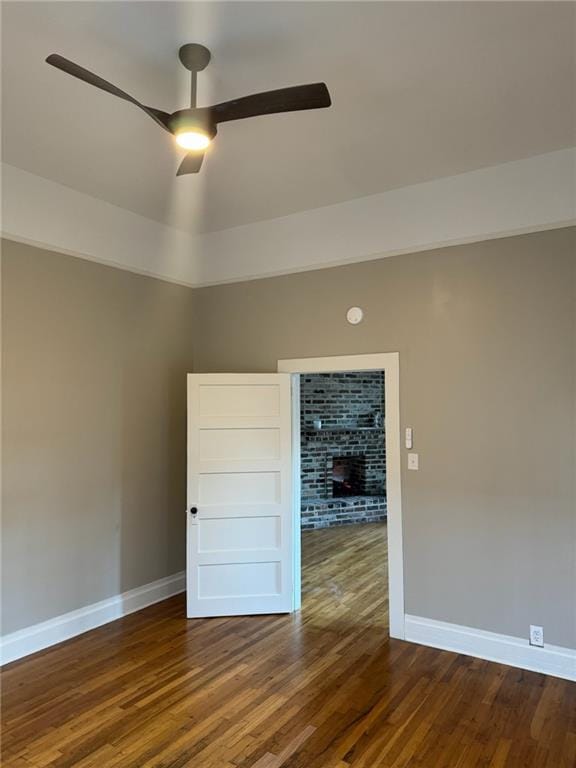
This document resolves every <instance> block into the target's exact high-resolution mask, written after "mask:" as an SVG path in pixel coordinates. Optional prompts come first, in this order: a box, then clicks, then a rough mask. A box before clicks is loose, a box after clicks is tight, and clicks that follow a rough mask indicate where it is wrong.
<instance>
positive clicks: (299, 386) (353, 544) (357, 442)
mask: <svg viewBox="0 0 576 768" xmlns="http://www.w3.org/2000/svg"><path fill="white" fill-rule="evenodd" d="M398 362H399V360H398V354H397V353H382V354H374V355H350V356H346V357H326V358H304V359H296V360H280V361H279V362H278V371H279V372H280V373H291V374H293V376H292V446H293V456H294V462H293V465H294V472H293V479H292V490H293V531H294V543H295V547H294V571H293V574H294V604H293V607H294V609H295V610H299V609H300V608H301V605H302V604H301V595H302V584H301V577H302V573H301V566H302V562H303V561H302V550H301V535H302V536H309V538H310V539H311V541H315V545H314V546H312V545H311V546H310V547H309V548H308V551H306V552H305V554H306V564H309V563H310V562H311V561H312V562H314V563H315V564H317V565H321V567H322V568H325V567H327V558H332V557H334V558H336V559H337V560H339V562H340V565H342V567H349V568H351V569H352V571H356V572H358V570H359V568H360V569H362V566H363V563H362V564H360V565H359V563H358V558H359V557H360V556H361V555H362V553H366V552H367V551H368V550H371V551H372V553H373V555H370V557H371V561H370V568H373V567H375V568H376V569H378V568H380V569H381V570H380V574H381V575H382V573H381V572H382V570H383V571H384V573H383V576H384V578H383V579H382V580H379V581H378V584H379V587H378V588H379V589H380V590H381V592H386V591H387V594H384V595H383V594H379V596H378V598H379V602H380V600H382V604H383V605H384V603H385V604H386V605H387V606H388V608H389V610H388V615H389V621H388V626H389V634H390V636H391V637H395V638H401V639H403V638H404V623H405V616H404V575H403V574H404V560H403V547H402V505H401V482H400V404H399V365H398ZM334 374H337V376H334ZM319 376H322V379H319V378H317V377H319ZM347 376H348V377H349V379H348V391H347V393H346V395H345V398H344V399H345V404H344V406H342V404H341V403H339V402H336V401H338V395H337V394H334V393H332V394H331V393H330V392H328V395H326V392H325V391H324V390H322V387H320V386H316V385H318V383H319V381H322V383H323V384H324V385H325V387H324V389H325V388H326V387H328V389H330V387H336V384H335V382H337V381H338V380H339V381H340V383H342V382H344V384H345V383H346V377H347ZM359 384H362V385H363V386H359ZM322 396H324V400H325V402H323V403H321V402H320V400H319V399H318V398H321V397H322ZM320 405H322V406H323V408H320V407H319V406H320ZM344 459H345V460H346V461H343V460H344ZM323 531H324V532H325V533H326V537H325V538H326V543H325V545H323V544H322V543H321V542H320V538H321V537H320V536H316V538H315V539H314V538H313V537H314V534H315V533H316V532H320V533H322V532H323ZM378 541H380V542H381V543H383V544H384V545H385V546H384V548H380V550H379V551H377V550H375V549H374V546H377V545H378ZM386 550H387V551H386ZM347 554H348V555H349V557H347ZM334 562H336V560H334ZM386 565H387V568H386ZM386 570H387V576H388V578H387V579H386V578H385V576H386ZM367 578H368V581H369V580H370V578H371V576H370V575H368V576H367ZM386 584H387V585H388V589H387V590H386ZM316 586H318V585H316ZM313 588H314V585H313ZM336 589H338V587H337V586H336ZM382 598H384V599H382ZM345 599H348V600H354V596H353V595H348V596H347V597H346V598H345Z"/></svg>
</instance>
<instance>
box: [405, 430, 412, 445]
mask: <svg viewBox="0 0 576 768" xmlns="http://www.w3.org/2000/svg"><path fill="white" fill-rule="evenodd" d="M406 448H412V427H406Z"/></svg>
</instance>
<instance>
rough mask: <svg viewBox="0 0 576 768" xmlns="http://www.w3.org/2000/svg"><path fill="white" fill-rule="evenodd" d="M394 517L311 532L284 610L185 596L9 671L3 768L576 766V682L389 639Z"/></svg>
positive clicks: (5, 681) (305, 537) (5, 680)
mask: <svg viewBox="0 0 576 768" xmlns="http://www.w3.org/2000/svg"><path fill="white" fill-rule="evenodd" d="M385 553H386V527H385V525H383V524H375V525H356V526H344V527H337V528H329V529H325V530H318V531H307V532H305V533H304V534H303V562H304V573H303V584H304V602H303V610H302V612H301V613H299V614H296V615H293V616H261V617H248V618H223V619H207V620H195V621H186V619H184V618H183V617H184V596H183V595H181V596H178V597H175V598H172V599H170V600H167V601H165V602H163V603H159V604H157V605H155V606H152V607H151V608H148V609H146V610H144V611H141V612H139V613H137V614H133V615H132V616H129V617H127V618H125V619H122V620H120V621H117V622H114V623H113V624H109V625H107V626H105V627H102V628H101V629H98V630H95V631H93V632H90V633H88V634H85V635H83V636H81V637H78V638H76V639H74V640H71V641H69V642H67V643H64V644H62V645H60V646H58V647H55V648H52V649H49V650H47V651H44V652H43V653H40V654H37V655H35V656H33V657H30V658H28V659H24V660H22V661H20V662H16V663H14V664H12V665H10V666H8V667H6V668H5V669H4V671H3V675H2V677H3V698H4V701H3V718H4V728H3V756H4V762H3V765H4V766H5V767H6V768H26V767H28V768H38V767H39V766H52V767H53V768H56V767H58V768H64V767H65V766H70V767H71V766H74V768H88V767H89V766H90V767H91V768H96V767H99V768H103V767H105V768H107V767H108V766H110V768H112V766H121V768H146V767H150V768H152V767H154V768H160V766H162V768H177V767H181V766H194V768H280V767H281V768H348V766H353V767H354V768H378V767H384V766H386V767H387V768H401V767H402V768H406V767H408V766H418V767H419V768H480V766H482V768H520V766H522V767H524V768H525V767H526V766H530V767H532V766H533V767H534V768H574V766H575V765H576V686H574V685H573V684H571V683H569V682H565V681H562V680H558V679H554V678H550V677H545V676H543V675H539V674H536V673H531V672H524V671H521V670H517V669H512V668H510V667H504V666H500V665H498V664H492V663H489V662H483V661H479V660H477V659H472V658H468V657H465V656H459V655H456V654H452V653H446V652H443V651H436V650H433V649H430V648H424V647H421V646H417V645H411V644H409V643H405V642H401V641H398V640H389V639H388V636H387V596H386V562H385Z"/></svg>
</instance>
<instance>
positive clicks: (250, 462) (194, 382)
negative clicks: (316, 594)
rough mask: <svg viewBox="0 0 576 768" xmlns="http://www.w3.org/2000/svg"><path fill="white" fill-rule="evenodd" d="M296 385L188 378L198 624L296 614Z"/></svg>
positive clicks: (191, 597)
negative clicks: (204, 620)
mask: <svg viewBox="0 0 576 768" xmlns="http://www.w3.org/2000/svg"><path fill="white" fill-rule="evenodd" d="M291 452H292V441H291V398H290V375H289V374H286V373H277V374H189V376H188V509H187V512H186V514H187V518H188V534H187V590H188V596H187V601H188V611H187V612H188V616H189V617H190V618H192V617H198V616H231V615H238V614H254V613H288V612H290V611H292V610H293V555H294V552H293V546H294V536H293V524H292V457H291Z"/></svg>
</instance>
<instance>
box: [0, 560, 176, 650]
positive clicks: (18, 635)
mask: <svg viewBox="0 0 576 768" xmlns="http://www.w3.org/2000/svg"><path fill="white" fill-rule="evenodd" d="M185 589H186V573H185V571H182V572H180V573H175V574H173V575H172V576H166V577H165V578H163V579H158V581H153V582H151V583H150V584H144V585H143V586H142V587H136V589H131V590H129V591H128V592H123V593H122V594H120V595H115V596H114V597H109V598H108V599H106V600H101V601H100V602H99V603H92V605H87V606H85V607H84V608H78V610H76V611H70V613H65V614H63V615H62V616H56V617H54V618H53V619H48V621H43V622H42V623H41V624H34V625H32V626H31V627H25V628H24V629H20V630H18V631H17V632H12V633H10V634H9V635H4V636H3V637H2V638H1V639H0V663H1V664H9V663H10V662H11V661H16V659H21V658H22V657H23V656H28V655H29V654H31V653H36V651H41V650H42V649H44V648H49V647H50V646H51V645H56V644H57V643H61V642H62V641H63V640H69V639H70V638H71V637H75V636H76V635H81V634H82V633H83V632H88V631H89V630H91V629H95V628H96V627H101V626H102V625H103V624H107V623H108V622H110V621H115V620H116V619H121V618H122V617H123V616H127V615H128V614H129V613H134V611H139V610H141V609H142V608H146V606H148V605H152V604H153V603H158V602H160V600H165V599H166V598H167V597H172V596H173V595H177V594H178V593H180V592H184V590H185Z"/></svg>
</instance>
